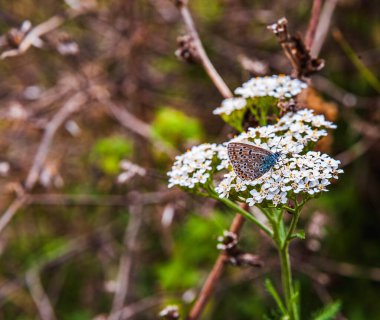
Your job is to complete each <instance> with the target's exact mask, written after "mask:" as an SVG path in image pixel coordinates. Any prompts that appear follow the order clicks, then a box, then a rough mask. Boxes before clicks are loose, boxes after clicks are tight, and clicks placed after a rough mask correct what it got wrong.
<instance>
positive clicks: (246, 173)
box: [227, 142, 281, 180]
mask: <svg viewBox="0 0 380 320" xmlns="http://www.w3.org/2000/svg"><path fill="white" fill-rule="evenodd" d="M227 151H228V157H229V159H230V161H231V163H232V167H233V168H234V171H235V173H236V175H237V176H238V177H239V178H240V179H242V180H255V179H257V178H259V177H261V176H262V175H263V174H265V173H266V172H268V171H269V170H270V169H271V168H273V166H274V165H275V164H276V163H277V161H278V160H279V158H280V157H281V153H280V152H274V153H273V152H271V151H269V150H266V149H263V148H260V147H257V146H254V145H251V144H247V143H241V142H230V143H229V144H228V146H227Z"/></svg>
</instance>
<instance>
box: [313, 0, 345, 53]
mask: <svg viewBox="0 0 380 320" xmlns="http://www.w3.org/2000/svg"><path fill="white" fill-rule="evenodd" d="M337 2H338V0H326V2H325V4H324V5H323V8H322V12H321V15H320V17H319V21H318V25H317V28H316V31H315V36H314V41H313V43H312V45H311V48H310V54H311V55H312V56H313V57H318V55H319V53H320V52H321V48H322V45H323V43H324V42H325V39H326V35H327V32H328V30H329V28H330V23H331V18H332V15H333V13H334V10H335V7H336V4H337Z"/></svg>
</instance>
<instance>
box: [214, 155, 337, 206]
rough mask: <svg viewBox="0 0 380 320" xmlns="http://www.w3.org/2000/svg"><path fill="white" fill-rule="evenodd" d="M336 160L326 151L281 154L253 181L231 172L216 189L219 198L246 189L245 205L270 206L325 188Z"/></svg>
mask: <svg viewBox="0 0 380 320" xmlns="http://www.w3.org/2000/svg"><path fill="white" fill-rule="evenodd" d="M339 163H340V162H339V161H337V160H334V159H332V158H331V157H329V156H328V155H326V154H321V153H320V152H315V151H309V152H307V153H306V154H295V155H292V156H291V157H289V158H287V157H284V158H283V159H281V162H280V163H278V164H276V165H275V166H274V167H273V169H272V170H271V171H269V172H267V173H266V174H265V175H263V176H261V177H260V178H258V179H256V180H253V181H242V180H241V179H240V178H239V177H237V176H236V174H235V173H234V172H230V173H228V174H226V175H225V177H224V179H223V180H222V182H221V183H220V184H219V185H218V187H217V188H216V191H217V192H218V193H219V196H220V197H228V196H229V193H230V192H231V191H234V192H238V193H239V192H243V191H247V195H246V196H245V197H244V198H245V199H244V200H245V201H246V202H247V203H248V205H250V206H253V205H255V204H258V203H262V202H263V201H267V202H270V203H271V204H273V205H274V206H278V205H279V204H286V203H287V202H288V199H290V198H291V199H294V197H295V195H296V194H299V193H304V194H308V195H310V196H312V195H314V194H317V193H320V192H322V191H327V189H326V186H328V185H329V184H330V180H331V179H338V174H339V173H342V172H343V170H341V169H339V168H338V167H339Z"/></svg>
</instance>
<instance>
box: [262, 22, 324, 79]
mask: <svg viewBox="0 0 380 320" xmlns="http://www.w3.org/2000/svg"><path fill="white" fill-rule="evenodd" d="M268 29H270V30H272V31H273V33H274V34H275V35H276V36H277V38H278V40H279V42H280V44H281V47H282V49H283V50H284V53H285V55H286V57H287V58H288V59H289V61H290V63H291V65H292V67H293V71H292V74H293V76H295V77H297V78H304V77H308V76H310V75H311V74H313V73H316V72H317V71H320V70H321V69H322V68H323V67H324V61H323V60H322V59H317V58H313V57H312V56H311V55H310V52H309V50H308V49H307V48H306V46H305V44H304V42H303V40H302V38H301V36H300V35H299V34H297V35H291V34H290V33H289V31H288V20H287V19H286V18H281V19H279V20H278V21H277V22H276V23H274V24H272V25H269V26H268Z"/></svg>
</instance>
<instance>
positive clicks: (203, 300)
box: [187, 214, 244, 320]
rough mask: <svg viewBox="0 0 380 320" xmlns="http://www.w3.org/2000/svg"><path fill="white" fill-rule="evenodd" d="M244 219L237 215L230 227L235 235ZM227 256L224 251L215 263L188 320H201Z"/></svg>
mask: <svg viewBox="0 0 380 320" xmlns="http://www.w3.org/2000/svg"><path fill="white" fill-rule="evenodd" d="M243 223H244V218H243V216H241V215H240V214H237V215H236V216H235V218H234V220H233V221H232V224H231V226H230V231H231V232H232V233H235V234H239V233H240V230H241V228H242V227H243ZM227 258H228V257H227V255H226V253H225V252H224V251H223V252H221V253H220V254H219V257H218V259H217V260H216V261H215V264H214V266H213V268H212V270H211V272H210V273H209V275H208V277H207V280H206V282H205V284H204V285H203V288H202V290H201V292H200V293H199V295H198V298H197V300H196V301H195V304H194V306H193V307H192V309H191V311H190V314H189V316H188V318H187V319H188V320H196V319H199V318H200V316H201V314H202V312H203V309H204V307H205V306H206V304H207V301H208V299H209V298H210V296H211V294H212V292H213V291H214V288H215V285H216V283H217V282H218V281H219V279H220V277H221V275H222V273H223V270H224V266H225V263H226V261H227Z"/></svg>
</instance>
